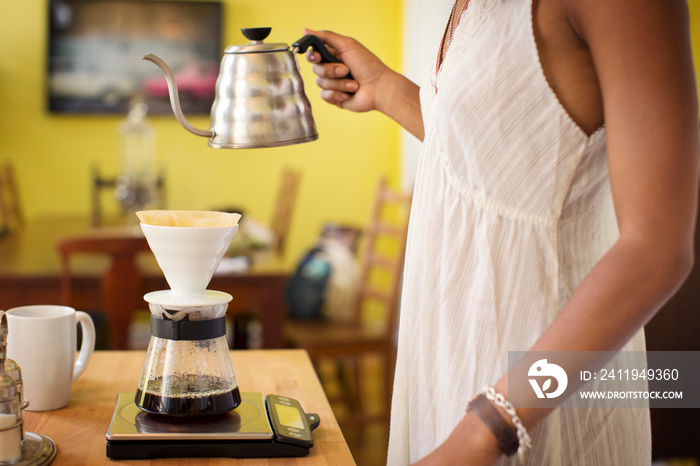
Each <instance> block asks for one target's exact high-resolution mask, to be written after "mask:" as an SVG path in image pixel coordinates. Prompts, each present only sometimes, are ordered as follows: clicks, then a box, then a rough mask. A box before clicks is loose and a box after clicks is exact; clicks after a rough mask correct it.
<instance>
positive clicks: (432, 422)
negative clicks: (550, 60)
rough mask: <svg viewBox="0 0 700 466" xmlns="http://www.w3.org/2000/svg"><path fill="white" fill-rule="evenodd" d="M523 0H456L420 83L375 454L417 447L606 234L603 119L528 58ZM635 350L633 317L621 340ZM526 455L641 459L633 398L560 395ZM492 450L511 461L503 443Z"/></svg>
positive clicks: (474, 389)
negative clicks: (599, 122) (442, 43)
mask: <svg viewBox="0 0 700 466" xmlns="http://www.w3.org/2000/svg"><path fill="white" fill-rule="evenodd" d="M532 24H533V23H532V0H471V3H470V4H469V7H468V8H467V10H466V11H465V12H464V14H463V16H462V19H461V21H460V24H459V26H458V28H457V30H456V31H455V36H454V39H453V42H452V44H451V45H450V48H449V50H448V53H447V55H446V57H445V60H444V62H443V64H442V67H441V68H440V71H439V73H437V75H436V71H435V70H432V72H431V73H430V79H429V82H428V83H427V84H426V85H425V86H423V87H422V88H421V106H422V111H423V121H424V126H425V139H424V142H423V149H422V153H421V158H420V161H419V168H418V175H417V179H416V184H415V188H414V200H413V206H412V211H411V220H410V227H409V234H408V246H407V253H406V264H405V272H404V288H403V295H402V305H401V306H402V307H401V316H400V323H399V339H398V360H397V367H396V378H395V383H394V399H393V402H392V412H391V433H390V442H389V456H388V463H389V464H390V465H404V464H408V463H409V462H414V461H416V460H418V459H420V458H422V457H423V456H425V455H427V454H428V453H430V452H431V451H432V450H434V449H435V448H436V447H437V446H438V445H440V444H441V443H442V442H443V441H444V440H445V439H446V438H447V437H448V436H449V434H450V433H451V432H452V430H453V429H454V427H455V426H456V425H457V423H458V422H459V421H460V420H461V419H462V418H463V416H464V415H465V409H466V405H467V403H468V401H469V400H470V398H471V397H472V396H474V395H475V394H476V393H478V392H479V391H481V389H482V387H483V386H484V385H485V384H493V383H495V382H496V381H497V380H498V379H499V378H500V377H501V376H502V375H503V374H504V373H505V372H506V371H507V368H508V351H525V350H527V349H529V348H530V347H531V346H532V344H533V343H534V342H535V341H536V340H537V339H538V337H539V336H540V335H541V334H542V332H543V331H544V330H545V329H546V328H547V326H548V325H549V323H550V322H551V321H552V320H553V319H554V317H555V316H556V315H557V312H558V311H559V310H560V309H561V308H562V307H563V306H564V304H565V303H566V302H567V300H568V299H569V297H570V296H571V293H572V292H573V290H574V289H576V287H577V286H578V284H579V283H580V282H581V280H582V279H583V278H584V276H585V275H586V274H587V273H588V271H589V270H590V269H591V268H592V267H593V265H594V264H595V263H596V262H597V261H598V260H599V259H600V257H601V256H602V255H603V254H604V253H605V252H606V251H607V250H608V249H609V248H610V246H611V245H612V244H613V242H614V241H615V239H616V238H617V235H618V230H617V223H616V219H615V214H614V210H613V204H612V199H611V193H610V186H609V178H608V171H607V162H606V143H605V130H604V129H600V130H598V131H596V132H595V133H594V134H592V135H590V136H588V135H586V134H585V133H584V132H583V131H582V130H581V129H580V128H579V127H578V126H577V125H576V123H575V122H574V121H573V120H572V119H571V118H570V116H569V115H568V114H567V113H566V111H565V109H564V108H563V107H562V105H561V104H560V102H559V101H558V99H557V97H556V95H555V93H554V92H553V90H552V89H551V88H550V86H549V84H548V82H547V80H546V77H545V75H544V73H543V71H542V68H541V65H540V61H539V56H538V52H537V46H536V43H535V40H534V35H533V28H532ZM626 349H628V350H638V351H643V350H644V335H643V332H642V331H640V332H639V333H638V334H637V335H636V336H635V337H634V338H633V339H632V341H630V342H629V343H628V345H627V346H626ZM530 433H531V435H532V437H533V449H532V450H531V452H530V453H529V455H528V457H527V461H526V462H527V464H531V465H538V466H547V465H552V466H554V465H564V466H570V465H586V466H612V465H615V466H621V465H634V466H639V465H644V464H647V465H648V464H650V463H651V446H650V442H651V433H650V423H649V413H648V410H645V409H607V410H605V409H595V410H588V409H563V408H561V407H560V408H558V409H556V410H555V411H554V412H552V413H551V414H550V415H549V416H548V417H547V418H546V419H545V421H543V422H542V423H540V424H539V425H538V426H537V427H536V428H535V429H533V431H532V432H530ZM499 464H518V462H517V456H514V457H511V458H506V457H505V456H503V457H502V459H501V460H500V462H499Z"/></svg>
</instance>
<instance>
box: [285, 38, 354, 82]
mask: <svg viewBox="0 0 700 466" xmlns="http://www.w3.org/2000/svg"><path fill="white" fill-rule="evenodd" d="M309 47H311V48H312V49H314V50H315V51H316V52H318V53H319V54H321V63H341V61H340V60H338V57H336V56H335V55H333V54H332V53H330V52H329V51H328V49H327V48H326V45H325V44H324V43H323V41H322V40H321V39H319V37H318V36H315V35H313V34H307V35H305V36H304V37H302V38H301V39H299V40H298V41H296V42H294V43H293V44H292V51H293V52H296V53H305V52H306V50H307V49H308V48H309ZM344 79H353V77H352V74H350V73H348V74H346V75H345V76H344Z"/></svg>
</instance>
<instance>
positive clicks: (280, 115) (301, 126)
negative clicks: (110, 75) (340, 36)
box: [143, 28, 338, 149]
mask: <svg viewBox="0 0 700 466" xmlns="http://www.w3.org/2000/svg"><path fill="white" fill-rule="evenodd" d="M270 30H271V28H247V29H241V31H242V32H243V35H244V36H245V37H246V38H248V39H249V40H251V43H250V44H245V45H233V46H229V47H227V48H226V50H225V51H224V57H223V59H222V61H221V69H220V71H219V77H218V79H217V81H216V95H215V99H214V104H213V105H212V108H211V126H210V128H209V129H208V130H200V129H197V128H195V127H193V126H192V125H190V124H189V122H188V121H187V119H186V118H185V116H184V115H183V113H182V109H181V107H180V98H179V95H178V92H177V85H176V83H175V77H174V76H173V73H172V71H171V70H170V68H169V67H168V65H167V64H166V63H165V62H164V61H163V60H162V59H160V58H158V57H157V56H155V55H153V54H148V55H146V56H144V57H143V58H144V59H145V60H149V61H151V62H153V63H155V64H156V65H158V67H160V69H162V70H163V72H164V73H165V77H166V80H167V82H168V90H169V92H170V103H171V105H172V107H173V113H175V117H176V118H177V120H178V121H179V122H180V124H181V125H182V126H183V127H184V128H185V129H186V130H188V131H189V132H191V133H193V134H196V135H197V136H205V137H208V138H209V142H208V144H209V146H211V147H214V148H223V149H252V148H258V147H277V146H286V145H290V144H299V143H302V142H310V141H315V140H316V139H318V131H317V130H316V123H315V122H314V119H313V116H312V115H311V104H310V103H309V99H308V98H307V97H306V94H305V93H304V82H303V80H302V79H301V75H300V74H299V67H298V65H297V61H296V59H295V58H294V53H295V52H296V53H304V52H305V51H306V50H307V49H308V48H309V47H312V48H314V49H315V50H316V51H318V52H319V53H321V56H322V61H332V62H338V59H337V58H335V57H334V56H333V55H331V54H330V53H329V52H328V50H327V49H326V48H325V46H324V45H323V42H322V41H321V40H320V39H319V38H318V37H316V36H313V35H307V36H304V37H302V38H301V39H300V40H298V41H297V42H295V43H294V44H292V48H291V49H290V47H289V46H288V45H287V44H282V43H265V42H263V41H264V39H265V38H266V37H267V36H268V35H269V34H270Z"/></svg>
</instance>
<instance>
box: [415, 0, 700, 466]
mask: <svg viewBox="0 0 700 466" xmlns="http://www.w3.org/2000/svg"><path fill="white" fill-rule="evenodd" d="M561 2H562V5H564V11H565V18H564V19H565V21H568V23H569V24H570V25H571V27H572V28H573V29H574V31H575V32H576V33H577V34H578V35H579V36H580V37H581V38H582V39H583V41H584V42H585V44H586V46H587V47H588V48H589V50H590V53H591V56H592V59H593V62H594V66H595V70H596V75H597V77H598V81H599V84H600V89H601V92H602V100H603V109H604V110H603V111H604V119H605V125H606V134H607V152H608V160H609V162H608V163H609V172H610V182H611V188H612V195H613V200H614V203H615V210H616V214H617V221H618V226H619V231H620V235H619V238H618V240H617V241H616V242H615V244H614V245H613V246H612V248H611V249H610V250H609V251H608V252H607V253H606V254H605V255H604V256H603V257H602V258H601V260H600V261H599V262H598V263H597V264H596V265H595V267H594V268H593V269H592V270H591V271H590V273H589V274H588V275H587V276H586V278H585V279H584V280H583V282H582V283H581V284H580V286H579V287H578V288H577V289H576V291H575V292H574V293H573V295H572V296H571V299H570V300H569V301H568V302H567V304H566V305H565V306H564V308H563V309H562V310H561V311H560V313H559V314H558V316H557V317H556V318H555V319H554V321H553V322H552V323H551V325H550V326H549V327H548V328H547V330H546V331H545V332H544V333H543V334H542V335H541V337H540V338H539V339H538V340H537V342H536V343H535V345H534V346H533V347H532V348H531V349H532V350H533V351H581V352H588V351H612V350H619V349H621V348H622V347H623V346H624V345H625V343H626V342H627V341H628V340H629V339H630V338H631V337H632V336H633V335H634V334H635V333H636V332H637V331H639V329H640V328H641V327H642V326H643V325H644V324H645V323H647V322H648V321H649V320H650V319H651V318H652V317H653V316H654V314H655V313H656V312H657V311H658V310H659V308H660V307H661V306H662V305H663V304H664V303H665V302H666V301H667V300H668V299H669V298H670V297H671V296H672V295H673V293H674V292H675V291H676V290H677V289H678V287H679V286H680V285H681V283H682V282H683V281H684V279H685V278H686V276H687V274H688V273H689V271H690V269H691V267H692V263H693V250H692V249H693V246H692V245H693V232H694V228H695V222H696V218H695V215H696V211H697V206H696V202H697V198H698V186H697V178H698V166H697V160H698V107H697V95H696V88H695V86H696V84H695V79H694V72H693V67H692V58H691V52H690V40H689V30H688V13H687V5H686V2H685V0H664V1H649V0H628V1H626V2H615V1H612V2H611V1H610V0H589V1H584V2H582V1H580V0H561ZM601 364H602V363H601ZM512 371H513V369H511V372H512ZM495 387H496V390H497V391H499V392H500V393H503V394H505V395H506V397H507V394H508V375H507V374H506V375H505V376H504V377H503V378H501V379H500V380H499V381H498V382H497V383H496V384H495ZM516 408H518V407H517V405H516ZM548 412H549V410H545V409H526V408H518V414H519V415H520V417H521V419H522V421H523V423H524V424H525V426H526V427H532V426H534V425H535V424H536V423H537V422H539V421H540V420H541V419H542V418H544V417H545V416H546V415H547V414H548ZM502 414H504V413H502ZM504 417H507V416H506V415H505V414H504ZM477 421H478V420H477ZM484 429H485V427H484V426H483V424H482V425H479V423H478V422H476V421H475V415H474V414H473V413H469V414H468V415H466V416H465V418H464V419H463V421H462V422H461V423H460V424H459V425H458V427H457V428H456V430H455V431H454V432H453V434H452V435H451V436H450V437H449V438H448V440H447V441H446V442H445V443H443V445H441V446H440V447H439V448H438V449H437V450H436V451H435V452H433V453H432V454H431V455H429V456H428V457H427V458H425V461H424V463H425V464H448V463H449V462H454V461H456V460H458V461H459V462H461V464H491V462H492V461H493V460H492V459H489V457H488V455H487V454H488V452H491V453H492V454H496V455H497V453H498V452H497V450H494V442H490V443H484V444H483V445H482V446H481V447H478V448H477V451H479V454H480V455H481V456H482V457H484V455H486V456H485V457H486V458H487V459H485V460H484V461H481V462H477V461H474V462H467V463H465V462H464V461H465V458H472V457H473V453H474V450H472V448H473V443H472V442H470V441H469V438H470V437H471V436H479V437H483V431H484ZM421 464H423V463H421Z"/></svg>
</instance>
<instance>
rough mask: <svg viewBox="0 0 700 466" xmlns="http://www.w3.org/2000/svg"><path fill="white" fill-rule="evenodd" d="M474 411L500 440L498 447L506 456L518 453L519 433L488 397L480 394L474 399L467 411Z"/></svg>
mask: <svg viewBox="0 0 700 466" xmlns="http://www.w3.org/2000/svg"><path fill="white" fill-rule="evenodd" d="M470 410H471V411H474V414H476V415H477V416H479V418H480V419H481V420H482V421H484V424H486V425H487V426H488V428H489V429H491V432H492V433H493V435H494V436H495V437H496V439H497V440H498V447H499V448H500V449H501V451H502V452H503V453H505V455H506V456H513V455H514V454H515V453H517V451H518V447H519V446H520V440H519V439H518V435H517V431H516V429H515V428H513V427H511V426H510V425H509V424H508V423H507V422H506V420H505V419H503V416H501V414H500V413H499V412H498V410H497V409H496V408H495V407H494V406H493V405H492V404H491V402H490V401H489V400H488V398H486V395H484V394H483V393H480V394H479V395H477V396H475V397H474V398H472V400H471V401H470V402H469V404H468V405H467V411H470Z"/></svg>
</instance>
